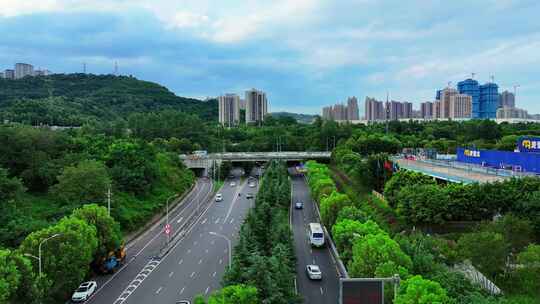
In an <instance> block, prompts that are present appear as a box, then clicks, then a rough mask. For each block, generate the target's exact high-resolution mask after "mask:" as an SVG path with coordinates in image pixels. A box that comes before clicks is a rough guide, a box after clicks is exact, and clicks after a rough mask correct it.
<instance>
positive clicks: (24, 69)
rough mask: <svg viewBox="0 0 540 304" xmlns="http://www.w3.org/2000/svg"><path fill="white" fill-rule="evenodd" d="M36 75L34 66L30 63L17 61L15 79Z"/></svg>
mask: <svg viewBox="0 0 540 304" xmlns="http://www.w3.org/2000/svg"><path fill="white" fill-rule="evenodd" d="M25 76H34V66H33V65H31V64H28V63H15V79H21V78H23V77H25Z"/></svg>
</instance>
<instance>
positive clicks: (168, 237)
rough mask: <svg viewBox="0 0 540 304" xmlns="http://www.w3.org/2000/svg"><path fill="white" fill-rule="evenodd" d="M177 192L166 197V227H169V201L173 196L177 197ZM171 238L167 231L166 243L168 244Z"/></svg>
mask: <svg viewBox="0 0 540 304" xmlns="http://www.w3.org/2000/svg"><path fill="white" fill-rule="evenodd" d="M177 196H178V194H175V195H172V196H170V197H169V198H167V217H166V218H167V219H166V222H167V229H170V228H169V227H171V226H169V201H170V200H171V199H172V198H175V197H177ZM170 240H171V237H170V233H167V244H169V241H170Z"/></svg>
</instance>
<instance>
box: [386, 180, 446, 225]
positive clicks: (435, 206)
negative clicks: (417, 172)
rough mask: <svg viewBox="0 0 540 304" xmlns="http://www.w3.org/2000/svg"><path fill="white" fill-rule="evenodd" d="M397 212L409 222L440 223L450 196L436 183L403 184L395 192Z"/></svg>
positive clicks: (442, 220) (442, 221) (415, 223)
mask: <svg viewBox="0 0 540 304" xmlns="http://www.w3.org/2000/svg"><path fill="white" fill-rule="evenodd" d="M396 200H397V202H398V203H397V209H396V212H397V214H398V215H399V216H400V217H402V218H403V219H404V220H405V221H407V222H409V223H410V224H414V225H417V224H442V223H444V221H445V218H444V217H445V216H446V215H447V211H448V209H447V208H448V207H447V206H448V202H449V200H450V198H449V197H448V195H447V193H446V192H445V191H444V189H442V188H441V187H439V186H438V185H417V186H405V187H403V188H402V189H401V190H400V191H399V192H398V194H397V197H396Z"/></svg>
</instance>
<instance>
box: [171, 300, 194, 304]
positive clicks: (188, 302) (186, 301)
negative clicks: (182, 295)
mask: <svg viewBox="0 0 540 304" xmlns="http://www.w3.org/2000/svg"><path fill="white" fill-rule="evenodd" d="M174 304H191V302H190V301H188V300H182V301H176V302H174Z"/></svg>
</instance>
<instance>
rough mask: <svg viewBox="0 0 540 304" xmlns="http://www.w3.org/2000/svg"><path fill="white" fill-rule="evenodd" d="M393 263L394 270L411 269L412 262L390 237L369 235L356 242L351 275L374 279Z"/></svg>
mask: <svg viewBox="0 0 540 304" xmlns="http://www.w3.org/2000/svg"><path fill="white" fill-rule="evenodd" d="M389 262H392V263H393V264H394V265H393V267H394V268H398V267H402V269H406V270H408V269H411V268H412V261H411V258H410V257H409V256H407V255H406V254H405V253H403V251H402V250H401V248H400V247H399V245H398V244H397V243H396V242H395V241H394V240H392V239H391V238H390V237H389V236H388V235H385V234H382V233H378V234H368V235H366V236H365V237H363V238H358V239H355V240H354V244H353V250H352V260H351V261H350V262H349V265H348V269H349V274H350V275H351V276H355V277H374V276H375V274H376V273H377V272H381V271H382V270H383V269H386V268H387V267H388V266H387V263H389Z"/></svg>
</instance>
